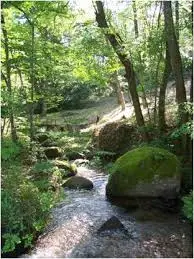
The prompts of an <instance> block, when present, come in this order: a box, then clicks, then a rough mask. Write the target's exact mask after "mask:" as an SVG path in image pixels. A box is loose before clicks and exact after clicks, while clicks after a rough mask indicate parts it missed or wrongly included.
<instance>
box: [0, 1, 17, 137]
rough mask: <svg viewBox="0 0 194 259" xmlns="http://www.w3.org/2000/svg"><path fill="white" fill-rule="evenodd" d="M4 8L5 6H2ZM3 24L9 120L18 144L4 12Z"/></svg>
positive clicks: (2, 16) (12, 135)
mask: <svg viewBox="0 0 194 259" xmlns="http://www.w3.org/2000/svg"><path fill="white" fill-rule="evenodd" d="M2 8H3V5H2ZM1 23H2V32H3V36H4V43H5V45H4V46H5V67H6V74H7V75H6V80H5V82H6V85H7V89H8V93H9V100H8V107H9V120H10V125H11V137H12V141H14V142H17V139H18V137H17V132H16V127H15V120H14V114H13V103H12V100H13V94H12V85H11V65H10V57H9V54H10V52H9V39H8V33H7V30H6V28H5V18H4V15H3V10H2V12H1Z"/></svg>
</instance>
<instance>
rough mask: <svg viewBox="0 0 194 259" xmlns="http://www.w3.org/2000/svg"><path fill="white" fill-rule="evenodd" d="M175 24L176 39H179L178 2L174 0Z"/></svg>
mask: <svg viewBox="0 0 194 259" xmlns="http://www.w3.org/2000/svg"><path fill="white" fill-rule="evenodd" d="M175 17H176V20H175V24H176V37H177V41H179V2H178V1H175Z"/></svg>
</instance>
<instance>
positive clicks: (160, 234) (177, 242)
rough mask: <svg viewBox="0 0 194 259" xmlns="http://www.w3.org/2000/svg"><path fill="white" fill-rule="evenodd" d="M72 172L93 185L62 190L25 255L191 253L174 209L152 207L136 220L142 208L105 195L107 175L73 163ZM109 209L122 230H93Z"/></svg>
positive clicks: (187, 235) (186, 228)
mask: <svg viewBox="0 0 194 259" xmlns="http://www.w3.org/2000/svg"><path fill="white" fill-rule="evenodd" d="M78 174H79V175H81V176H84V177H86V178H88V179H90V180H92V182H93V184H94V189H93V190H92V191H85V190H80V191H79V190H65V192H66V194H67V198H66V199H65V201H64V202H62V203H61V204H59V206H58V207H57V208H55V209H54V210H53V214H52V217H53V218H52V221H51V223H50V225H49V226H48V228H47V229H46V230H45V233H44V234H43V235H42V236H41V237H40V238H39V240H38V241H37V244H36V246H35V248H34V250H33V251H31V253H30V254H28V255H26V256H25V257H30V258H41V257H42V258H56V257H63V258H64V257H66V258H67V257H69V258H75V257H80V258H89V257H90V258H92V257H99V258H103V257H128V258H129V257H133V258H136V257H191V252H192V251H191V249H192V244H191V243H192V238H191V236H190V227H189V226H188V225H187V224H185V223H183V222H181V221H180V219H179V217H178V215H169V216H168V217H162V215H161V217H160V214H158V213H157V214H156V216H155V217H147V220H145V218H146V216H145V215H144V216H143V218H144V221H141V217H142V213H143V214H145V212H129V211H127V210H126V209H124V208H120V207H117V206H114V205H111V203H110V202H109V201H108V200H107V199H106V196H105V186H106V183H107V178H108V176H107V175H104V174H103V173H100V172H96V171H94V170H91V169H88V168H86V167H79V168H78ZM138 213H139V215H140V216H138ZM113 215H114V216H116V217H117V218H118V219H119V220H120V221H121V222H122V223H123V225H124V226H125V228H126V229H127V230H128V232H129V235H128V236H125V235H124V234H123V233H122V232H119V231H113V232H110V233H108V234H107V235H106V234H105V235H100V234H97V230H98V229H99V227H100V226H101V225H102V224H103V223H104V222H105V221H106V220H107V219H109V218H110V217H111V216H113ZM153 215H154V214H153ZM138 219H140V220H138ZM161 219H162V220H161Z"/></svg>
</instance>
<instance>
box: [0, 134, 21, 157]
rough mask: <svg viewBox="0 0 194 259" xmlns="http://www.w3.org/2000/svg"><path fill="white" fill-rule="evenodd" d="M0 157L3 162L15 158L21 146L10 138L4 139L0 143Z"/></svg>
mask: <svg viewBox="0 0 194 259" xmlns="http://www.w3.org/2000/svg"><path fill="white" fill-rule="evenodd" d="M1 150H2V152H1V159H2V161H3V162H5V161H7V162H8V161H11V160H12V159H15V158H16V157H17V156H18V155H19V154H20V152H21V146H20V145H18V144H16V143H13V142H12V141H11V139H5V140H3V141H2V143H1Z"/></svg>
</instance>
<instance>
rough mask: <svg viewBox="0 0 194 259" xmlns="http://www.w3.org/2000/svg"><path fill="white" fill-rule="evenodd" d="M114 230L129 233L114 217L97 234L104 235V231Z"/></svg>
mask: <svg viewBox="0 0 194 259" xmlns="http://www.w3.org/2000/svg"><path fill="white" fill-rule="evenodd" d="M112 230H120V231H124V232H126V233H127V230H126V229H125V227H124V225H123V224H122V223H121V222H120V220H119V219H118V218H117V217H115V216H112V217H111V218H109V219H108V220H107V221H106V222H104V223H103V224H102V226H101V227H100V228H99V229H98V231H97V232H98V233H102V232H104V231H112Z"/></svg>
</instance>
